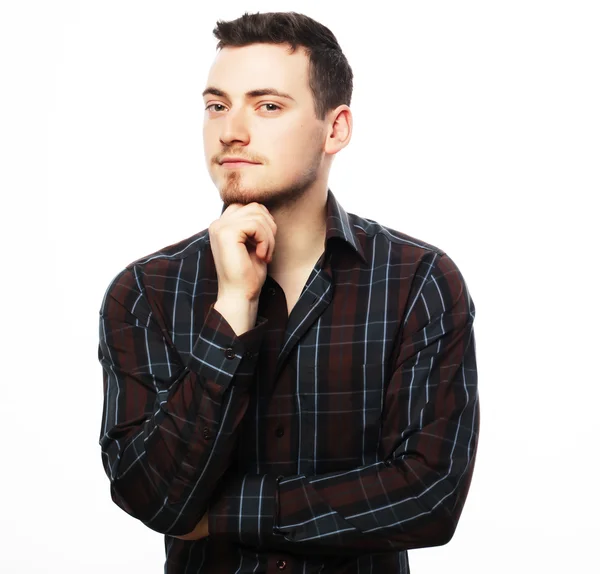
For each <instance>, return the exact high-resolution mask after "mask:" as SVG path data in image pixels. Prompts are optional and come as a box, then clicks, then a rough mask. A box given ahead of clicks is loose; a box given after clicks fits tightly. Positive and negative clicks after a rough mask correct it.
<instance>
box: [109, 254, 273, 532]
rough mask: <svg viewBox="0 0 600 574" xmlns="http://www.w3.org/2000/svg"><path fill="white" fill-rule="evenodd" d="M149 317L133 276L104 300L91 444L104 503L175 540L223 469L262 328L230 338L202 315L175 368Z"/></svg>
mask: <svg viewBox="0 0 600 574" xmlns="http://www.w3.org/2000/svg"><path fill="white" fill-rule="evenodd" d="M159 315H160V310H154V309H153V308H151V305H150V303H149V302H148V299H147V298H146V296H145V294H144V289H143V288H142V284H141V281H140V277H139V272H138V270H137V269H136V268H135V266H134V267H133V268H127V269H125V270H124V271H122V272H121V273H120V274H119V275H117V276H116V277H115V278H114V279H113V281H112V282H111V284H110V285H109V287H108V289H107V290H106V293H105V295H104V299H103V302H102V306H101V309H100V329H99V331H100V333H99V335H100V343H99V346H98V358H99V361H100V363H101V365H102V369H103V390H104V402H103V412H102V421H101V432H100V440H99V443H100V447H101V454H102V463H103V466H104V470H105V472H106V474H107V476H108V478H109V480H110V491H111V497H112V500H113V501H114V502H115V503H116V504H117V505H118V506H119V507H121V508H122V509H123V510H124V511H126V512H127V513H128V514H130V515H131V516H134V517H135V518H137V519H139V520H140V521H142V522H143V523H144V524H145V525H146V526H148V527H149V528H151V529H152V530H155V531H157V532H161V533H164V534H171V535H174V536H175V535H181V534H186V533H188V532H190V531H191V530H193V529H194V527H195V526H196V524H197V523H198V522H199V520H200V519H201V518H202V516H203V515H204V513H205V512H206V509H207V507H208V502H209V499H210V496H211V494H212V491H213V490H214V488H215V485H216V484H217V482H218V481H219V479H220V478H221V476H222V475H223V474H224V472H225V471H226V469H227V467H228V466H229V464H230V462H231V460H232V456H233V451H234V448H235V442H236V437H237V429H238V426H239V424H240V422H241V420H242V418H243V416H244V413H245V412H246V409H247V406H248V402H249V388H250V386H251V384H252V382H253V377H254V373H255V370H256V358H257V356H258V351H259V348H260V344H261V341H262V339H263V336H264V332H265V328H266V324H267V322H268V321H267V319H265V318H263V317H260V316H259V317H258V318H257V324H256V326H255V327H254V328H252V329H250V330H249V331H247V332H246V333H243V334H241V335H240V336H236V334H235V332H234V331H233V329H232V328H231V326H230V325H229V323H228V322H227V321H226V320H225V318H224V317H223V316H222V315H221V314H220V313H219V312H218V311H217V310H216V309H214V306H213V305H211V306H210V308H209V310H208V313H207V315H206V317H205V318H204V323H203V326H202V328H201V330H200V333H199V335H198V337H197V339H196V340H195V341H194V342H193V347H192V352H191V354H189V358H188V359H187V360H186V361H185V362H184V361H183V360H182V359H181V357H180V355H179V353H178V352H177V350H176V349H175V348H174V347H173V345H172V343H170V337H169V336H168V334H167V333H165V332H163V328H161V327H160V325H162V323H161V321H160V320H159V318H158V317H157V316H159ZM165 335H166V336H165Z"/></svg>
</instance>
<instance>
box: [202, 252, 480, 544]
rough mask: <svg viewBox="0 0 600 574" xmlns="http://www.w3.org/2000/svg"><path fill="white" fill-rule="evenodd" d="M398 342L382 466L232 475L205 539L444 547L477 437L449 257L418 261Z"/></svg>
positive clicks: (473, 389) (466, 309) (469, 364)
mask: <svg viewBox="0 0 600 574" xmlns="http://www.w3.org/2000/svg"><path fill="white" fill-rule="evenodd" d="M409 300H410V301H411V303H410V304H409V306H408V311H407V313H406V315H405V318H404V319H403V328H402V331H401V334H400V336H399V338H398V340H399V341H400V343H399V345H398V350H397V351H396V352H395V353H394V357H395V364H394V370H393V373H392V375H391V379H390V381H389V384H388V388H387V389H386V396H385V402H384V407H383V413H382V434H381V441H380V446H379V453H378V454H379V457H378V458H379V459H380V462H377V463H375V464H370V465H367V466H362V467H359V468H355V469H350V470H345V471H343V472H332V473H329V474H323V475H318V476H305V475H297V476H285V477H275V476H271V475H264V476H253V475H244V476H232V477H231V478H230V479H229V480H228V481H227V485H226V486H225V487H223V490H222V491H221V492H220V493H219V496H218V498H217V499H216V500H215V501H214V502H213V503H212V504H211V507H210V512H209V532H210V534H211V536H213V535H215V536H226V537H229V538H233V539H235V540H237V541H239V542H242V543H246V544H254V545H259V546H265V547H268V548H272V549H278V550H280V551H284V550H287V551H290V552H300V553H304V554H311V553H314V554H321V555H327V554H334V553H336V552H339V551H340V550H342V549H343V550H344V552H345V553H347V552H357V553H369V552H382V551H390V550H405V549H410V548H421V547H428V546H439V545H442V544H445V543H447V542H448V541H449V540H450V539H451V538H452V536H453V535H454V531H455V529H456V526H457V523H458V520H459V517H460V514H461V512H462V509H463V506H464V503H465V500H466V496H467V492H468V490H469V486H470V483H471V478H472V474H473V468H474V463H475V454H476V449H477V442H478V432H479V401H478V390H477V367H476V358H475V340H474V333H473V321H474V318H475V307H474V304H473V301H472V299H471V297H470V295H469V292H468V290H467V286H466V284H465V282H464V280H463V278H462V275H461V273H460V272H459V270H458V269H457V267H456V265H455V264H454V263H453V261H452V260H451V259H450V258H449V257H448V256H447V255H445V254H442V255H438V254H436V255H435V258H434V259H433V260H431V259H430V261H429V262H424V263H423V264H422V266H421V268H420V269H419V272H418V273H417V274H416V276H415V281H414V284H413V288H412V290H411V297H410V298H409Z"/></svg>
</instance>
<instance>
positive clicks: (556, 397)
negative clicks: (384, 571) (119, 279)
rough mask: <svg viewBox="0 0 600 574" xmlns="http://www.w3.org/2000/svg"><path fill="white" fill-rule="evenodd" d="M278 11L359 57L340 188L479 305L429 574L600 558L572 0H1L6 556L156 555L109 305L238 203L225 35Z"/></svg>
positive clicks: (592, 93) (589, 85)
mask: <svg viewBox="0 0 600 574" xmlns="http://www.w3.org/2000/svg"><path fill="white" fill-rule="evenodd" d="M270 10H295V11H299V12H304V13H306V14H307V15H309V16H312V17H313V18H315V19H317V20H319V21H321V22H322V23H323V24H325V25H327V26H328V27H330V28H331V29H332V31H333V32H334V34H335V35H336V36H337V38H338V40H339V42H340V44H341V46H342V49H343V50H344V52H345V53H346V55H347V57H348V59H349V61H350V64H351V66H352V68H353V71H354V74H355V91H354V98H353V101H352V105H351V108H352V110H353V114H354V122H355V125H354V134H353V138H352V142H351V144H350V145H349V147H347V148H346V149H345V150H343V151H342V152H341V153H340V154H339V156H338V157H337V159H336V161H335V162H334V166H333V170H332V175H331V178H330V187H331V189H332V190H333V192H334V193H335V194H336V197H337V198H338V199H339V200H340V202H341V204H342V205H343V206H344V208H345V209H346V210H347V211H349V212H351V213H357V214H359V215H361V216H363V217H367V218H370V219H374V220H376V221H378V222H380V223H381V224H383V225H386V226H388V227H391V228H393V229H396V230H400V231H402V232H404V233H408V234H409V235H412V236H414V237H417V238H419V239H422V240H424V241H427V242H429V243H432V244H434V245H436V246H438V247H440V248H442V249H444V250H445V251H446V252H447V253H448V254H449V255H450V257H452V258H453V259H454V261H455V262H456V263H457V265H458V266H459V268H460V269H461V271H462V272H463V275H464V276H465V278H466V281H467V284H468V287H469V290H470V292H471V295H472V297H473V299H474V301H475V305H476V309H477V319H476V323H475V333H476V341H477V352H478V367H479V384H480V398H481V435H480V440H479V452H478V458H477V463H476V468H475V473H474V477H473V482H472V486H471V491H470V494H469V497H468V500H467V503H466V505H465V507H464V511H463V515H462V517H461V520H460V522H459V525H458V529H457V531H456V533H455V536H454V538H453V539H452V541H451V542H450V543H449V544H447V545H445V546H443V547H438V548H429V549H421V550H415V551H411V552H409V557H410V561H411V571H412V572H413V573H414V574H425V573H439V572H444V573H457V574H458V573H460V574H467V573H474V574H475V573H477V574H481V573H482V572H485V573H486V574H488V573H495V572H498V573H500V572H502V573H507V572H510V573H513V572H519V573H520V572H523V573H529V572H544V573H554V572H556V573H558V572H561V573H562V572H576V573H587V572H598V571H599V570H598V568H599V566H598V562H599V559H598V554H597V545H598V542H597V539H598V535H599V534H600V529H599V527H598V513H599V510H600V508H599V505H598V486H599V485H598V470H599V465H598V454H599V452H600V449H599V447H598V437H599V430H600V427H599V424H598V410H599V409H598V404H599V402H598V401H599V399H600V394H599V392H598V385H599V383H600V377H599V374H598V373H599V369H598V356H599V355H598V347H599V345H598V343H599V342H600V341H599V337H598V326H599V320H600V315H599V312H598V281H597V280H598V262H597V261H596V259H597V258H598V243H599V242H598V231H597V229H598V213H599V212H598V208H597V203H596V201H597V196H598V194H599V192H600V176H599V161H600V112H599V110H600V78H599V76H600V74H599V72H600V63H599V60H600V57H599V55H600V40H599V38H600V33H599V30H600V18H599V9H598V4H597V3H596V2H592V1H590V2H579V1H576V0H569V1H562V2H556V1H551V0H546V1H544V2H541V1H539V2H534V1H528V0H518V1H514V0H508V1H507V0H504V1H501V2H500V1H497V2H490V1H481V0H479V1H471V2H466V1H454V2H448V1H444V2H441V1H438V2H426V1H423V2H387V3H386V2H376V3H375V2H371V3H369V4H362V5H360V4H358V3H354V2H349V1H348V0H342V1H335V2H331V1H328V2H325V1H318V2H310V1H297V2H283V1H277V2H270V1H266V0H263V1H260V2H252V1H244V2H238V1H229V2H227V3H221V2H214V3H206V4H205V3H201V2H199V1H194V2H191V1H185V2H184V1H180V2H174V1H172V2H166V1H162V2H156V1H148V0H144V1H141V0H139V1H130V0H120V1H118V2H116V1H106V0H103V1H96V2H93V1H80V2H76V1H71V2H64V1H63V2H59V1H52V2H41V1H40V2H27V1H22V0H13V1H4V2H2V3H1V9H0V62H1V64H0V83H1V90H0V114H1V115H0V121H1V123H0V128H1V129H0V138H1V139H0V146H1V147H0V176H1V181H0V186H1V192H2V195H1V197H2V209H1V214H2V215H1V223H2V226H1V228H2V259H1V265H0V269H1V273H2V275H1V279H2V281H1V283H0V284H1V285H2V299H1V301H2V305H1V317H0V320H1V323H0V324H1V327H2V333H3V343H2V345H1V349H2V362H1V364H2V370H1V373H2V402H1V404H2V414H1V416H0V425H1V428H0V437H1V440H2V450H1V456H0V464H1V465H2V468H1V472H0V480H1V482H2V484H1V492H2V504H1V507H0V529H1V533H0V545H1V546H2V550H1V552H0V571H1V572H3V573H4V572H6V573H11V574H12V573H14V572H18V573H20V572H61V573H80V572H86V573H87V574H92V573H101V572H102V573H104V572H111V573H112V574H118V573H123V574H125V573H127V574H130V573H133V572H140V573H141V572H143V573H158V572H162V568H163V560H164V547H163V537H162V535H160V534H158V533H155V532H153V531H150V530H148V529H147V528H146V527H144V526H143V525H142V523H140V522H138V521H136V520H135V519H133V518H131V517H130V516H128V515H127V514H126V513H124V512H123V511H122V510H120V509H119V508H118V507H117V506H116V505H115V504H114V503H113V502H112V501H111V499H110V494H109V482H108V479H107V477H106V475H105V474H104V470H103V468H102V464H101V457H100V447H99V445H98V439H99V432H100V420H101V408H102V370H101V367H100V364H99V362H98V360H97V343H98V310H99V307H100V303H101V299H102V295H103V293H104V290H105V289H106V287H107V285H108V283H109V282H110V281H111V279H112V278H113V277H114V275H116V274H117V272H119V271H120V270H121V269H122V268H123V267H124V266H125V265H126V264H127V263H129V262H131V261H132V260H134V259H136V258H138V257H141V256H143V255H146V254H148V253H151V252H153V251H156V250H158V249H160V248H161V247H164V246H166V245H169V244H171V243H174V242H176V241H178V240H180V239H183V238H185V237H188V236H190V235H192V234H194V233H196V232H198V231H200V230H202V229H204V228H206V227H208V225H209V224H210V223H211V221H213V220H214V219H216V218H218V217H219V216H220V209H221V205H222V204H221V201H220V198H219V194H218V191H217V190H216V188H215V187H214V185H213V184H212V182H211V180H210V178H209V177H208V174H207V172H206V168H205V165H204V157H203V148H202V121H203V113H204V112H203V107H202V97H201V92H202V90H203V88H204V86H205V80H206V74H207V71H208V68H209V66H210V64H211V62H212V59H213V57H214V54H215V45H216V40H215V39H214V37H213V35H212V29H213V27H214V25H215V22H216V20H217V19H232V18H236V17H238V16H241V15H242V13H243V12H244V11H250V12H254V11H261V12H266V11H270Z"/></svg>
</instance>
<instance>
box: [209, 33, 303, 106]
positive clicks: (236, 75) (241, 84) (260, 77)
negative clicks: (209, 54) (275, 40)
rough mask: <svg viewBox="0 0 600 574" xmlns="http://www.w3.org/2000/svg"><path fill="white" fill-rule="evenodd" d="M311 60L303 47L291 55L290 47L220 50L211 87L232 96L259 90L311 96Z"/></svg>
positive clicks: (212, 67) (270, 45) (259, 46)
mask: <svg viewBox="0 0 600 574" xmlns="http://www.w3.org/2000/svg"><path fill="white" fill-rule="evenodd" d="M308 63H309V60H308V56H307V55H306V53H305V51H304V49H303V48H302V47H297V48H296V50H295V52H293V53H291V52H290V46H289V45H287V44H251V45H249V46H241V47H226V48H222V49H221V50H219V52H218V53H217V55H216V57H215V60H214V62H213V64H212V66H211V68H210V70H209V72H208V81H207V85H210V86H215V87H217V88H220V89H222V90H224V91H226V92H228V93H229V94H231V95H232V96H234V97H235V96H236V95H242V94H244V93H245V92H247V91H249V90H252V89H258V88H266V87H269V88H276V89H279V90H281V91H284V92H287V93H289V94H290V95H292V96H294V97H296V96H302V94H307V95H308V92H309V85H308Z"/></svg>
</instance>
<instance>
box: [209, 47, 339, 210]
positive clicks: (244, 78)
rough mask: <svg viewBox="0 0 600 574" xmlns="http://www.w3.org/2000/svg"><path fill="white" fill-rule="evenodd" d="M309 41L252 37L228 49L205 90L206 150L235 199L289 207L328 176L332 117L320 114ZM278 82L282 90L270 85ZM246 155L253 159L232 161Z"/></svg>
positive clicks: (229, 198)
mask: <svg viewBox="0 0 600 574" xmlns="http://www.w3.org/2000/svg"><path fill="white" fill-rule="evenodd" d="M308 63H309V60H308V56H307V55H306V54H305V52H304V50H303V49H302V48H297V49H296V51H295V52H294V53H293V54H290V52H289V46H287V45H279V44H252V45H250V46H244V47H236V48H223V49H221V50H220V51H219V52H218V54H217V56H216V58H215V61H214V63H213V65H212V67H211V69H210V71H209V74H208V80H207V84H206V85H207V92H205V94H204V107H205V108H206V110H205V112H204V130H203V135H204V153H205V158H206V164H207V167H208V170H209V173H210V176H211V179H212V180H213V182H214V183H215V185H216V186H217V188H218V189H219V193H220V195H221V199H222V200H223V202H224V204H225V206H224V207H227V206H228V205H230V204H231V203H242V204H248V203H251V202H253V201H257V202H259V203H262V204H264V205H265V206H266V207H267V209H269V211H273V210H276V209H278V208H281V207H282V206H284V205H285V206H287V207H289V206H290V205H291V204H292V203H293V202H294V201H296V200H297V199H298V198H299V197H301V196H303V195H304V194H305V193H306V192H307V191H308V190H309V189H311V187H313V186H314V185H315V183H316V182H319V181H321V179H322V178H324V177H326V174H325V170H324V158H325V153H324V143H325V139H326V134H327V126H326V122H325V121H322V120H318V119H317V117H316V116H315V108H314V102H313V96H312V93H311V91H310V88H309V85H308ZM267 90H275V91H276V92H277V93H265V91H267ZM232 157H238V158H239V157H241V158H243V159H246V160H248V161H249V162H253V163H239V162H238V163H228V162H224V160H227V159H228V158H232Z"/></svg>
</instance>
